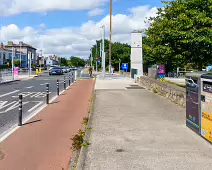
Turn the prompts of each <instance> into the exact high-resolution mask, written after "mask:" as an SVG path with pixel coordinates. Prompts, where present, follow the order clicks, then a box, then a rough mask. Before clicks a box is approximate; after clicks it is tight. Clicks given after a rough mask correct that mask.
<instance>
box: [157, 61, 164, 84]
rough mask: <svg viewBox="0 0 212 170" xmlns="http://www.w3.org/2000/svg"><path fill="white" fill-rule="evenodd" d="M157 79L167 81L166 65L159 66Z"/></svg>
mask: <svg viewBox="0 0 212 170" xmlns="http://www.w3.org/2000/svg"><path fill="white" fill-rule="evenodd" d="M157 77H158V80H160V81H163V80H164V79H165V65H164V64H160V65H158V71H157Z"/></svg>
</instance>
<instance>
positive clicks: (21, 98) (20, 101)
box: [18, 94, 23, 126]
mask: <svg viewBox="0 0 212 170" xmlns="http://www.w3.org/2000/svg"><path fill="white" fill-rule="evenodd" d="M22 102H23V96H22V95H21V94H20V95H19V115H18V126H22V112H23V111H22Z"/></svg>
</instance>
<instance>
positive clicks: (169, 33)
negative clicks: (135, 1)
mask: <svg viewBox="0 0 212 170" xmlns="http://www.w3.org/2000/svg"><path fill="white" fill-rule="evenodd" d="M163 3H164V4H165V6H164V7H163V8H159V9H158V15H157V16H156V17H151V18H149V19H148V22H149V24H150V27H149V28H148V29H147V30H146V35H147V39H149V41H150V42H151V43H150V44H148V47H145V48H146V49H148V50H149V52H150V54H151V55H152V56H154V57H155V60H156V62H157V63H164V64H165V63H167V62H172V63H173V64H174V66H175V67H177V66H184V65H185V64H187V63H194V64H195V65H196V66H198V68H199V69H200V70H201V69H202V65H203V64H207V63H209V62H212V29H211V25H212V1H211V0H173V1H165V2H163Z"/></svg>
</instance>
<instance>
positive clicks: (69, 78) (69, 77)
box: [68, 75, 71, 86]
mask: <svg viewBox="0 0 212 170" xmlns="http://www.w3.org/2000/svg"><path fill="white" fill-rule="evenodd" d="M68 84H69V86H70V85H71V76H70V75H69V76H68Z"/></svg>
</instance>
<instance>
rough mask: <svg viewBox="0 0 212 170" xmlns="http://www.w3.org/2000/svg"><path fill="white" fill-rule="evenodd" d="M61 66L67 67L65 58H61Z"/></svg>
mask: <svg viewBox="0 0 212 170" xmlns="http://www.w3.org/2000/svg"><path fill="white" fill-rule="evenodd" d="M61 65H62V66H68V60H67V59H66V58H63V57H62V58H61Z"/></svg>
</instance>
